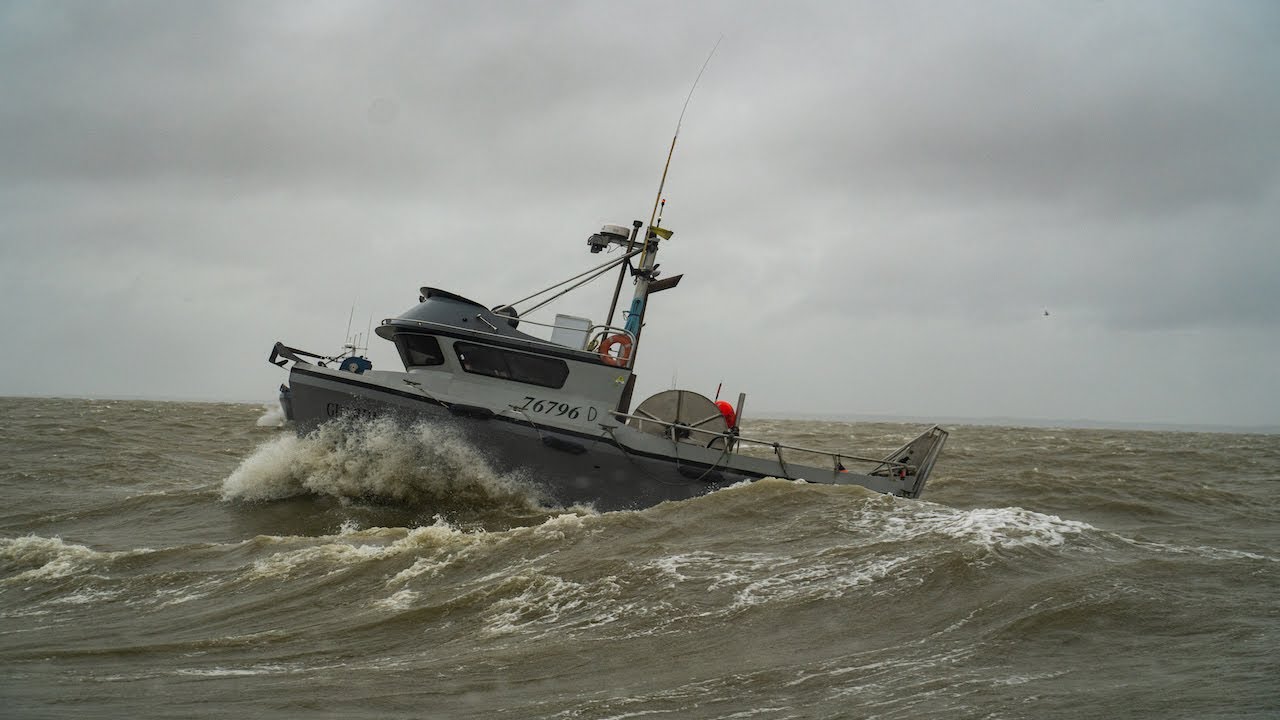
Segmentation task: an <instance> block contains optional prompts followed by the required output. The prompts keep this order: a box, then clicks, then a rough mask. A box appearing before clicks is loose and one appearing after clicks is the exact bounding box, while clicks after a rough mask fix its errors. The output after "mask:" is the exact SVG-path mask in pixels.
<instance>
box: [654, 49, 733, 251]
mask: <svg viewBox="0 0 1280 720" xmlns="http://www.w3.org/2000/svg"><path fill="white" fill-rule="evenodd" d="M721 40H724V35H723V34H721V35H720V37H719V38H718V39H717V40H716V44H715V45H713V46H712V47H711V52H709V53H707V59H706V60H705V61H703V63H702V69H701V70H699V71H698V76H697V77H696V78H694V79H693V85H692V86H691V87H690V88H689V94H688V95H687V96H685V99H684V107H682V108H680V117H679V118H678V119H677V120H676V131H675V134H673V135H672V136H671V149H670V150H667V162H666V164H665V165H663V166H662V179H661V180H659V181H658V195H657V197H655V198H654V199H653V212H652V213H650V214H649V227H651V228H652V227H653V221H654V219H656V218H657V217H658V204H659V203H660V202H661V201H662V189H663V188H664V187H666V184H667V170H669V169H670V168H671V156H672V155H674V154H675V152H676V140H677V139H679V137H680V125H681V124H682V123H684V113H685V111H686V110H688V109H689V101H690V100H692V99H693V91H694V90H697V89H698V81H699V80H701V79H702V73H704V72H706V71H707V66H708V65H710V64H711V56H712V55H715V54H716V48H719V47H720V41H721ZM645 241H646V242H645V245H644V247H645V251H646V252H645V253H642V254H641V255H640V265H641V266H643V265H644V256H645V254H647V251H648V249H649V243H648V238H647V237H646V238H645Z"/></svg>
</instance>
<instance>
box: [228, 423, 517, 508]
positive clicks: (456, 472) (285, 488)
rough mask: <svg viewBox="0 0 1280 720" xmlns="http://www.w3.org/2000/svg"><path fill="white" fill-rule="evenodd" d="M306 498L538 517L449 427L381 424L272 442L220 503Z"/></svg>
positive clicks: (510, 477)
mask: <svg viewBox="0 0 1280 720" xmlns="http://www.w3.org/2000/svg"><path fill="white" fill-rule="evenodd" d="M308 493H310V494H315V495H328V496H332V497H338V498H344V499H354V498H370V499H381V500H390V501H393V502H398V503H404V504H409V505H422V504H433V505H437V506H446V507H452V508H469V509H479V508H494V507H501V508H516V509H537V508H538V507H539V505H538V503H539V501H540V500H541V496H540V494H539V493H538V491H537V489H536V488H535V487H534V486H533V485H532V484H530V483H527V482H524V481H523V480H522V479H521V478H520V477H519V476H518V475H515V474H501V473H498V472H497V471H495V470H494V469H493V468H492V466H491V465H490V464H489V462H488V461H487V460H486V459H485V457H484V455H483V453H481V452H480V451H479V450H478V449H477V448H476V447H475V446H473V445H471V444H470V443H468V442H467V441H466V440H465V439H464V438H462V437H461V436H460V435H459V434H458V433H457V432H456V431H454V430H453V429H452V428H450V427H449V426H446V425H440V424H432V423H419V424H416V425H412V426H407V427H406V426H404V425H399V424H397V423H395V422H392V421H391V420H388V419H373V420H350V421H346V422H341V423H326V424H325V425H322V426H321V427H320V428H319V429H317V430H315V431H313V432H312V433H310V434H308V435H306V436H305V437H295V436H293V435H281V436H279V437H276V438H273V439H271V440H269V441H267V442H265V443H263V444H262V445H260V446H259V447H258V449H257V450H255V451H254V452H253V454H251V455H250V456H249V457H247V458H245V460H244V461H243V462H241V463H240V466H239V467H237V468H236V469H235V471H234V472H232V473H231V475H229V476H228V477H227V478H226V480H224V481H223V484H222V498H223V499H224V500H242V501H262V500H278V499H283V498H287V497H293V496H297V495H304V494H308Z"/></svg>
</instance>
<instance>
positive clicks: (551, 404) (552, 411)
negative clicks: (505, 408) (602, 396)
mask: <svg viewBox="0 0 1280 720" xmlns="http://www.w3.org/2000/svg"><path fill="white" fill-rule="evenodd" d="M520 409H521V410H528V411H531V412H535V413H540V414H542V415H553V416H555V417H567V418H569V419H570V420H577V419H578V418H580V417H582V415H583V407H582V406H581V405H577V406H575V405H570V404H569V403H562V402H556V401H555V400H539V399H538V398H535V397H531V396H529V395H525V396H524V405H521V406H520ZM598 414H599V413H597V412H596V409H595V408H593V407H588V408H586V416H587V421H588V422H589V421H592V420H595V419H596V416H597V415H598Z"/></svg>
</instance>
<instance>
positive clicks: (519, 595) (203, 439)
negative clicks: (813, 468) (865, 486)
mask: <svg viewBox="0 0 1280 720" xmlns="http://www.w3.org/2000/svg"><path fill="white" fill-rule="evenodd" d="M278 423H279V416H278V411H274V410H272V409H270V408H264V407H261V406H253V405H232V404H226V405H219V404H187V403H153V402H124V401H91V400H60V399H17V398H5V399H0V448H2V450H0V487H2V488H3V498H4V503H3V508H2V509H0V717H4V718H77V719H80V720H83V719H86V718H153V717H165V718H299V717H308V718H402V717H403V718H496V717H510V718H565V719H578V718H583V719H587V718H759V719H765V718H770V719H772V718H778V719H780V718H912V719H925V718H938V719H940V720H941V719H945V720H956V719H957V718H1036V719H1042V718H1072V719H1073V720H1074V719H1078V718H1162V719H1164V718H1276V717H1280V502H1277V499H1276V493H1277V491H1278V490H1280V436H1277V435H1241V434H1235V435H1233V434H1209V433H1183V432H1137V431H1112V430H1079V429H1044V428H1015V427H976V426H955V427H951V428H949V429H950V430H951V431H952V435H951V438H950V440H949V442H948V444H947V447H946V449H945V450H944V451H943V454H942V456H941V459H940V460H939V462H938V466H937V469H936V471H935V475H934V477H933V479H932V480H931V481H930V484H929V487H928V490H927V491H926V497H925V499H924V500H919V501H913V500H903V499H894V498H889V497H884V496H878V495H873V494H871V493H869V492H866V491H864V490H862V489H860V488H835V487H826V486H818V485H807V484H803V483H794V482H784V481H780V480H764V481H760V482H757V483H752V484H744V485H739V486H735V487H732V488H729V489H726V490H723V491H720V492H717V493H714V494H711V495H709V496H706V497H703V498H700V499H696V500H692V501H687V502H680V503H667V504H663V505H660V506H657V507H654V508H651V509H648V510H644V511H640V512H615V513H604V514H600V513H596V512H593V511H592V510H591V509H590V508H583V507H575V508H567V509H566V508H551V507H545V506H544V505H542V504H541V503H540V501H539V500H538V497H539V496H538V492H537V489H536V488H534V487H531V486H529V485H528V484H527V483H526V482H525V481H523V480H522V479H521V478H520V477H517V476H499V475H497V474H495V473H494V472H492V471H491V470H489V469H488V468H487V466H486V464H485V461H484V454H483V451H482V449H480V448H475V447H469V446H467V445H465V444H464V443H461V442H459V441H458V440H456V439H455V438H453V437H451V436H450V435H449V434H448V433H446V432H443V431H442V430H441V429H440V428H435V427H430V426H419V427H414V428H396V427H393V426H389V425H379V424H371V425H369V426H367V427H366V428H364V429H363V430H362V431H361V432H359V433H354V434H352V435H350V436H345V437H342V438H334V437H316V438H309V439H298V438H297V437H295V436H294V434H293V432H292V430H290V429H288V428H281V427H279V426H278ZM746 425H747V426H746V432H747V433H748V434H750V435H752V436H762V435H763V436H769V435H773V436H776V437H777V438H778V439H779V440H781V441H783V442H789V443H797V444H801V445H816V446H825V447H831V448H847V449H850V450H852V449H854V448H865V449H867V450H883V451H887V450H889V449H892V448H893V447H894V446H896V445H897V444H898V443H900V442H902V441H905V440H906V439H908V438H909V437H910V436H911V435H912V433H914V432H916V431H918V430H919V429H920V428H918V427H914V426H905V425H894V424H880V423H838V422H811V421H797V420H786V421H755V422H750V421H748V422H747V424H746Z"/></svg>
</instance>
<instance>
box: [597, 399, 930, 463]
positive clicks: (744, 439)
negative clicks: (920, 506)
mask: <svg viewBox="0 0 1280 720" xmlns="http://www.w3.org/2000/svg"><path fill="white" fill-rule="evenodd" d="M609 414H610V415H612V416H614V417H618V418H626V419H628V420H639V421H641V422H647V423H657V424H658V425H664V426H666V427H668V428H672V427H676V426H679V427H680V429H681V430H688V431H690V432H696V433H702V434H703V435H712V436H715V437H718V438H725V439H726V440H732V441H736V442H739V443H751V444H754V445H764V446H766V447H771V448H773V449H774V452H775V453H777V454H778V457H779V459H780V460H781V457H782V455H781V453H779V452H778V451H779V449H786V450H795V451H797V452H807V453H813V454H814V455H827V456H829V457H830V458H832V459H833V460H834V461H835V462H836V463H837V464H839V462H840V461H841V460H853V461H854V462H868V463H878V464H880V465H882V466H883V465H889V466H897V467H901V468H910V467H911V465H908V464H907V463H904V462H899V461H897V460H888V459H885V458H869V457H861V456H859V455H849V454H846V453H843V452H833V451H831V450H818V449H815V448H806V447H800V446H799V445H786V444H784V443H778V442H773V441H772V440H756V439H754V438H748V437H743V436H741V435H734V434H733V433H732V432H722V433H721V432H715V431H712V430H704V429H702V428H696V427H690V426H688V425H680V423H673V422H667V421H666V420H656V419H654V418H648V417H640V416H639V415H631V414H628V413H622V412H612V413H609Z"/></svg>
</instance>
